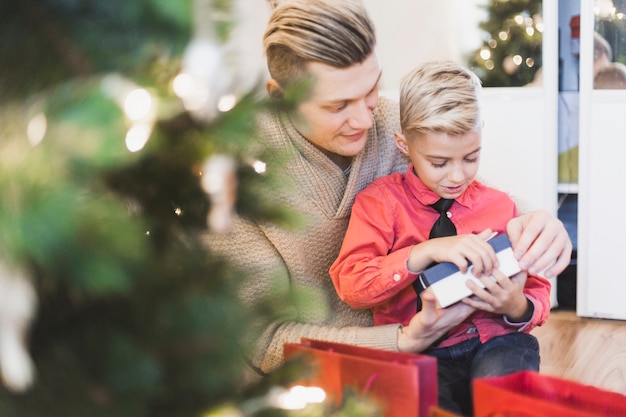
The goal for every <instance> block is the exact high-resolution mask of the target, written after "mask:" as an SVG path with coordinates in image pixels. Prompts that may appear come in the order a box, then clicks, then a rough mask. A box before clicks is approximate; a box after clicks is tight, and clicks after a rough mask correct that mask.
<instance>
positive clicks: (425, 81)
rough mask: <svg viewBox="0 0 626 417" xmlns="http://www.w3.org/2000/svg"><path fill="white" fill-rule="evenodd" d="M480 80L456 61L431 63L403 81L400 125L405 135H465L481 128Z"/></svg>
mask: <svg viewBox="0 0 626 417" xmlns="http://www.w3.org/2000/svg"><path fill="white" fill-rule="evenodd" d="M481 88H482V87H481V83H480V79H479V78H478V77H477V76H476V74H474V73H473V72H471V71H470V70H468V69H467V68H465V67H464V66H462V65H459V64H457V63H454V62H427V63H424V64H422V65H419V66H418V67H417V68H415V69H414V70H413V71H411V72H409V73H408V74H407V75H406V76H404V78H403V79H402V81H401V83H400V125H401V127H402V132H403V133H404V135H405V136H411V135H412V134H416V133H432V132H445V133H448V134H451V135H463V134H466V133H468V132H471V131H474V130H477V129H479V128H480V127H481V124H482V119H481V114H480V113H481V112H480V91H481Z"/></svg>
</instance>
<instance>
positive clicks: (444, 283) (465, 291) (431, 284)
mask: <svg viewBox="0 0 626 417" xmlns="http://www.w3.org/2000/svg"><path fill="white" fill-rule="evenodd" d="M487 242H488V243H489V244H490V245H491V246H492V247H493V249H494V250H495V251H496V255H497V256H498V262H499V264H500V265H499V267H498V269H499V270H500V271H502V273H503V274H505V275H506V276H508V277H511V276H513V275H515V274H517V273H518V272H520V271H521V269H520V267H519V264H518V263H517V259H515V255H514V254H513V249H512V248H511V242H510V241H509V238H508V236H507V235H506V234H500V235H498V236H496V237H494V238H492V239H490V240H488V241H487ZM417 279H418V280H419V281H420V284H421V286H422V287H423V288H424V289H426V288H430V289H431V291H432V292H433V293H434V294H435V297H436V298H437V301H438V302H439V305H440V306H441V307H442V308H445V307H448V306H450V305H452V304H454V303H456V302H458V301H460V300H462V299H463V298H465V297H469V296H470V295H472V294H473V293H472V291H471V290H470V289H469V288H468V287H467V284H466V281H467V280H472V281H473V282H475V283H476V285H478V286H480V287H482V288H485V286H484V285H483V283H482V282H481V281H480V280H478V279H477V278H476V277H475V276H474V275H472V266H471V265H470V267H469V268H468V269H467V272H465V273H463V272H461V271H460V270H459V268H458V267H457V266H456V265H454V264H453V263H451V262H441V263H439V264H437V265H434V266H432V267H430V268H428V269H426V270H425V271H423V272H422V273H421V274H420V275H419V276H418V278H417Z"/></svg>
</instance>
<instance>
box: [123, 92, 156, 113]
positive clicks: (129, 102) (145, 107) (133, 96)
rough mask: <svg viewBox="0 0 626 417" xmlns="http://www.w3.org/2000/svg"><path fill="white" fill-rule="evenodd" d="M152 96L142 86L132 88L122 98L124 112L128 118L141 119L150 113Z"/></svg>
mask: <svg viewBox="0 0 626 417" xmlns="http://www.w3.org/2000/svg"><path fill="white" fill-rule="evenodd" d="M151 109H152V96H150V93H148V91H147V90H146V89H144V88H137V89H135V90H132V91H131V92H130V93H128V95H127V96H126V99H125V100H124V113H125V114H126V117H128V118H129V119H130V120H141V119H143V118H144V117H146V116H147V115H148V114H150V110H151Z"/></svg>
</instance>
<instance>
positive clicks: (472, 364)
mask: <svg viewBox="0 0 626 417" xmlns="http://www.w3.org/2000/svg"><path fill="white" fill-rule="evenodd" d="M424 353H425V354H426V355H431V356H435V357H436V358H437V378H438V385H439V387H438V388H439V406H440V407H441V408H444V409H446V410H449V411H452V412H455V413H457V414H458V413H460V414H463V415H466V416H471V415H472V414H473V412H474V410H473V403H472V380H473V379H474V378H483V377H490V376H499V375H506V374H510V373H513V372H518V371H524V370H532V371H539V342H538V341H537V339H536V338H535V336H533V335H530V334H526V333H520V332H515V333H509V334H506V335H503V336H498V337H494V338H493V339H490V340H488V341H487V342H486V343H484V344H482V343H480V340H479V338H478V337H475V338H473V339H470V340H466V341H464V342H461V343H459V344H456V345H454V346H450V347H446V348H440V349H430V350H427V351H425V352H424Z"/></svg>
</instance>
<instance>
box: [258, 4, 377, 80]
mask: <svg viewBox="0 0 626 417" xmlns="http://www.w3.org/2000/svg"><path fill="white" fill-rule="evenodd" d="M375 45H376V36H375V33H374V25H373V23H372V21H371V20H370V18H369V16H368V14H367V11H366V10H365V7H364V6H363V4H362V3H361V2H360V1H359V0H284V1H282V2H281V3H279V4H278V6H277V7H276V8H275V9H274V11H273V13H272V15H271V16H270V19H269V23H268V25H267V28H266V31H265V35H264V37H263V46H264V48H265V55H266V57H267V65H268V69H269V72H270V75H271V76H272V78H273V79H275V80H276V81H278V83H279V84H281V86H283V87H285V86H287V85H289V84H293V83H295V82H298V81H300V80H302V79H303V78H304V77H306V76H307V74H306V66H307V64H308V63H309V62H320V63H323V64H327V65H331V66H333V67H337V68H347V67H349V66H352V65H354V64H358V63H361V62H363V61H365V59H366V58H367V57H368V56H369V55H370V54H371V53H372V52H373V51H374V47H375Z"/></svg>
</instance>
